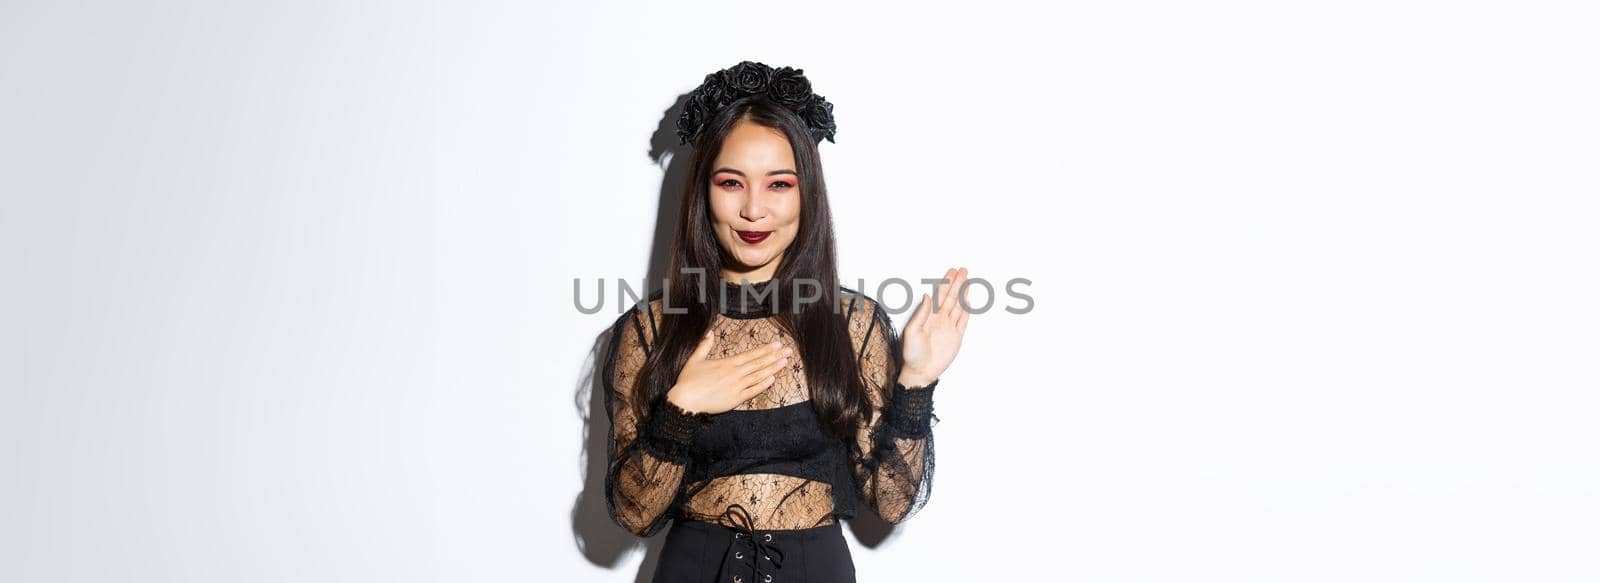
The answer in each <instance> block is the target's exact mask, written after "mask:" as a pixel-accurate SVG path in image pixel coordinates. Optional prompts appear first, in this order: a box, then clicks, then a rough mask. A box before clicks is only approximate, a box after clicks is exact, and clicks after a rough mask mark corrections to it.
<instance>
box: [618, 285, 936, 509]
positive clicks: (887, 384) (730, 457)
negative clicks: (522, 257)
mask: <svg viewBox="0 0 1600 583" xmlns="http://www.w3.org/2000/svg"><path fill="white" fill-rule="evenodd" d="M763 286H765V287H763ZM770 287H772V286H771V282H770V281H769V282H762V284H757V285H755V286H753V287H746V288H743V291H746V292H748V291H752V290H754V291H756V292H758V294H760V293H764V292H769V291H771V290H770V289H769V288H770ZM740 292H741V288H740V287H739V286H734V285H731V284H729V285H727V287H726V293H728V295H727V296H725V297H727V298H729V299H730V301H729V302H725V303H723V302H715V303H718V304H719V305H721V306H723V307H722V309H721V313H720V314H719V315H717V316H715V319H714V321H713V323H712V326H711V329H712V331H713V333H714V334H715V335H716V343H715V345H714V347H713V348H712V351H711V354H710V355H709V358H724V357H728V356H732V355H736V354H739V353H742V352H745V351H747V350H750V349H752V348H755V347H759V346H762V345H764V344H767V343H770V342H772V341H774V340H776V341H779V342H781V343H782V344H784V345H785V346H789V347H791V348H795V352H794V355H795V356H792V357H791V358H790V361H791V363H792V364H791V365H790V366H789V367H787V368H785V369H784V370H783V371H782V372H780V373H778V376H777V378H776V380H775V382H774V383H773V385H772V386H771V387H769V388H768V389H767V390H766V391H764V392H762V393H761V394H759V395H756V396H755V397H753V398H751V399H750V400H748V401H746V402H744V403H742V404H740V405H739V406H738V407H736V408H735V409H733V410H730V411H726V412H723V413H717V414H705V413H699V414H694V415H690V414H688V413H686V412H685V411H683V410H682V409H679V408H678V407H676V406H674V405H672V404H671V403H670V402H668V401H666V399H665V397H664V396H658V397H656V398H654V399H652V400H651V401H650V403H649V407H647V408H646V413H645V414H644V416H643V417H644V418H639V416H638V415H636V414H635V413H634V408H633V407H632V405H633V401H634V400H635V399H636V398H643V397H638V396H636V395H637V394H639V393H641V392H642V390H640V389H639V388H638V387H635V380H636V379H637V377H638V375H639V373H640V371H641V369H642V368H643V367H644V365H645V363H646V361H647V359H649V358H651V356H652V354H653V350H654V348H655V346H654V344H655V339H656V337H657V333H658V332H659V331H660V330H661V325H662V301H661V298H660V292H657V294H656V295H655V296H654V297H652V298H651V299H650V300H649V301H647V302H641V303H640V304H639V305H638V306H635V307H634V308H633V309H631V310H629V311H628V312H627V313H624V314H623V315H622V316H621V317H619V318H618V319H617V321H616V323H615V324H614V325H613V328H612V332H611V345H610V347H609V350H608V351H607V354H606V356H605V360H604V363H605V364H604V370H603V372H602V376H603V383H604V385H605V391H606V408H607V413H608V415H609V418H610V422H611V428H610V438H609V440H608V445H609V450H608V454H609V456H610V458H609V465H608V472H607V475H606V501H607V504H608V507H609V509H610V511H611V515H612V518H613V519H614V520H615V521H616V522H617V524H619V525H621V526H622V527H623V528H625V529H627V530H628V531H630V532H632V533H634V534H637V535H639V536H650V535H652V534H654V533H655V532H657V531H659V530H660V529H661V528H662V527H663V526H664V525H665V524H666V523H667V522H668V521H670V520H672V519H688V520H703V521H707V522H724V523H726V521H725V520H724V519H723V518H722V517H723V515H724V513H725V512H727V511H728V510H729V508H730V507H731V506H732V505H734V504H738V505H740V506H742V507H743V508H744V509H745V510H746V511H747V512H748V514H749V517H750V518H751V519H752V520H753V522H754V527H755V528H757V529H762V530H788V529H801V528H810V527H815V526H823V525H828V524H832V523H833V522H835V521H836V520H837V519H839V518H850V517H853V516H855V513H856V511H857V509H858V507H862V506H865V507H867V508H871V509H872V510H873V511H875V512H876V513H877V514H878V515H879V516H881V517H883V518H884V519H885V520H887V521H889V522H895V523H898V522H901V521H903V520H905V519H907V518H910V517H911V516H912V515H914V514H915V513H916V512H917V511H918V510H920V509H921V508H922V507H923V506H924V505H926V504H927V501H928V498H929V496H930V495H931V494H932V487H933V469H934V454H933V431H932V430H933V426H934V425H936V424H937V420H938V417H937V416H935V415H934V414H933V391H934V389H935V386H936V385H937V384H938V383H937V382H935V383H933V384H932V385H929V386H927V387H912V388H908V387H904V386H900V385H899V383H897V382H895V379H896V377H897V376H898V370H899V364H900V346H899V337H898V335H897V334H896V332H895V330H894V327H893V325H892V324H891V322H890V321H889V316H888V314H887V312H885V311H884V310H883V309H882V307H881V306H880V305H879V304H878V303H877V302H876V301H874V300H872V299H871V298H868V297H867V296H865V295H863V294H861V293H859V292H855V291H853V290H850V289H848V288H841V290H840V292H839V302H840V309H839V315H840V325H841V326H847V327H848V329H849V332H850V337H851V341H852V343H853V347H854V349H855V354H856V357H857V359H858V362H859V363H860V368H861V372H862V375H863V378H864V380H865V381H866V384H867V386H868V387H869V391H868V400H869V402H871V403H872V407H873V414H872V418H871V420H870V421H869V422H867V423H866V424H865V425H862V426H859V427H858V428H857V432H856V435H855V439H854V443H853V444H850V443H846V442H844V441H843V440H837V439H833V438H830V437H828V436H826V435H825V434H824V432H823V430H822V427H821V425H820V424H819V423H818V419H817V416H816V415H815V413H814V412H813V411H812V407H811V400H810V393H809V391H808V389H807V386H806V377H805V368H804V367H805V363H804V362H803V361H802V359H801V358H799V357H798V355H799V350H798V347H795V341H794V339H793V338H792V337H790V335H789V334H788V333H786V332H785V331H783V330H782V329H781V328H780V327H779V326H778V325H777V324H776V323H775V322H774V320H773V315H772V310H773V306H772V305H771V304H770V303H763V302H760V301H755V300H752V298H751V296H748V295H743V294H741V293H740ZM755 297H770V296H762V295H757V296H755ZM741 300H743V301H741ZM776 307H777V308H778V309H784V306H783V305H782V304H781V303H780V304H779V305H777V306H776ZM636 391H637V392H636ZM852 446H853V447H852Z"/></svg>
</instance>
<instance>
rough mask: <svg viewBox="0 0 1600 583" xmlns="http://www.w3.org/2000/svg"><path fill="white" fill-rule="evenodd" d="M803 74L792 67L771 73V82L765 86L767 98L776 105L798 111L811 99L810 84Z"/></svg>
mask: <svg viewBox="0 0 1600 583" xmlns="http://www.w3.org/2000/svg"><path fill="white" fill-rule="evenodd" d="M804 73H805V71H803V70H801V69H795V68H792V67H782V68H779V69H778V70H776V71H773V72H772V79H771V82H770V83H768V85H767V97H769V98H771V99H772V101H773V102H774V103H777V104H778V105H782V106H784V107H787V108H789V109H792V110H797V111H798V110H799V109H800V108H801V106H804V105H805V104H806V102H807V101H808V100H810V99H811V82H810V81H807V80H806V76H805V74H804Z"/></svg>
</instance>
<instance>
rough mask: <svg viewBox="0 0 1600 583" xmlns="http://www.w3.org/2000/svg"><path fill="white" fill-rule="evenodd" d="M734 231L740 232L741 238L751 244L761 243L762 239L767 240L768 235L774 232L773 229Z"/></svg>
mask: <svg viewBox="0 0 1600 583" xmlns="http://www.w3.org/2000/svg"><path fill="white" fill-rule="evenodd" d="M734 232H735V233H738V234H739V238H740V239H743V240H744V242H746V243H749V244H751V245H755V244H757V243H760V242H762V241H765V240H767V235H771V234H772V231H740V230H734Z"/></svg>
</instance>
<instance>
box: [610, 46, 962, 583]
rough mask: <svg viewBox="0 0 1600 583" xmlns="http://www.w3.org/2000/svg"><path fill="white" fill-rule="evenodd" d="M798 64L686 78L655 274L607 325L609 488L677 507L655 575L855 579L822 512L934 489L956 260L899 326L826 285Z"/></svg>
mask: <svg viewBox="0 0 1600 583" xmlns="http://www.w3.org/2000/svg"><path fill="white" fill-rule="evenodd" d="M801 73H802V72H801V70H798V69H791V68H789V67H782V68H779V69H776V70H774V69H772V68H770V67H767V66H766V65H763V64H761V63H753V62H750V61H745V62H743V63H740V64H739V65H736V66H734V67H730V68H728V69H724V70H722V71H719V72H717V73H713V74H711V75H707V76H706V80H705V82H704V83H703V84H702V85H701V86H700V87H699V88H697V89H695V91H694V92H692V93H691V94H690V96H689V98H688V100H687V101H686V102H685V107H684V112H683V114H682V116H681V117H680V119H679V120H678V131H679V136H680V139H681V140H682V141H683V142H685V143H690V144H692V147H693V154H692V156H691V158H690V161H689V175H688V177H687V183H686V188H684V201H683V204H682V206H681V212H680V213H679V215H678V222H677V233H676V239H675V244H674V246H673V249H672V254H671V259H670V266H669V267H670V269H669V270H668V281H667V284H666V286H665V287H664V288H663V289H662V290H661V291H658V292H656V293H655V294H653V295H652V296H651V297H650V298H648V299H647V300H646V301H641V302H640V304H639V305H637V306H634V307H633V309H632V310H630V311H628V312H627V313H625V314H623V315H622V317H620V318H618V320H617V322H616V324H615V325H614V326H613V328H612V335H611V339H612V340H611V346H610V350H609V351H608V354H607V359H606V363H605V370H604V373H603V378H604V382H605V383H606V393H607V394H606V397H607V401H606V405H607V410H608V413H609V414H610V419H611V439H610V446H611V447H610V451H609V453H610V456H611V458H610V465H609V472H608V475H607V482H606V499H607V503H608V506H609V508H610V510H611V513H612V516H613V518H614V519H615V520H616V521H617V523H618V524H620V525H622V526H623V527H624V528H626V529H628V530H629V531H630V532H633V533H634V534H637V535H639V536H650V535H652V534H654V533H656V532H657V531H659V530H660V529H661V528H662V527H663V526H664V525H665V524H666V523H667V522H668V521H669V520H671V521H673V527H672V529H671V531H669V532H668V534H667V539H666V542H665V544H664V546H663V550H662V555H661V557H660V560H659V562H658V564H657V568H656V572H655V578H654V581H656V582H657V583H676V582H681V581H695V582H700V581H718V582H725V583H757V582H759V583H771V582H774V581H782V582H785V583H799V582H807V581H810V582H815V581H830V582H832V581H854V580H855V566H854V563H853V562H852V560H851V558H850V551H849V547H848V546H847V544H846V543H845V540H844V536H843V533H842V530H841V528H840V524H839V521H838V519H840V518H850V517H852V516H854V515H855V512H856V509H857V508H858V507H859V506H866V507H870V508H871V509H872V510H873V511H875V512H877V513H878V515H880V516H882V517H883V518H884V519H886V520H888V521H889V522H896V523H898V522H900V521H903V520H905V519H906V518H909V517H910V516H911V515H912V514H914V513H915V512H916V511H917V510H918V509H920V508H921V507H922V506H923V505H924V504H926V502H927V500H928V496H929V494H930V493H931V491H932V478H933V434H932V426H933V423H934V421H935V420H936V418H935V417H934V416H933V406H932V398H933V391H934V387H935V385H936V384H937V381H938V378H939V376H940V375H941V374H942V373H943V372H944V370H945V369H946V367H948V366H949V365H950V362H951V361H952V360H953V359H954V358H955V355H956V352H957V350H958V349H959V348H960V345H961V338H962V336H963V334H964V332H965V330H966V323H967V318H968V315H969V314H968V313H967V311H966V310H965V309H964V305H963V304H964V298H963V301H962V302H958V301H956V298H957V296H958V295H961V293H962V292H964V290H965V286H964V285H963V284H964V283H965V282H966V277H967V273H966V269H965V268H962V269H959V270H957V269H952V270H949V271H947V272H946V273H945V277H944V279H945V280H947V282H946V283H943V284H941V285H940V286H939V287H938V288H937V289H936V290H935V292H934V294H933V295H932V296H930V295H928V294H924V295H923V297H922V303H921V304H920V305H919V306H918V307H917V310H916V312H915V313H914V314H913V316H912V317H911V320H910V321H909V322H908V323H907V326H906V330H905V334H904V337H903V338H901V337H900V336H899V335H897V334H896V332H895V330H894V328H893V326H892V325H891V323H890V321H889V317H888V314H887V313H886V312H885V311H884V309H883V308H882V307H881V306H880V305H878V303H877V302H876V301H873V300H872V299H871V298H868V297H867V296H865V295H864V294H861V293H859V292H856V291H853V290H850V289H848V288H843V287H840V286H839V285H838V276H837V268H836V263H835V255H834V249H833V241H834V237H833V231H832V219H831V217H830V215H829V211H828V199H827V189H826V187H825V186H824V184H823V179H822V166H821V161H820V158H819V156H818V153H817V145H818V144H819V143H820V141H821V140H822V139H824V138H826V139H828V140H829V141H832V140H833V132H834V124H833V116H832V105H831V104H829V103H828V102H827V101H826V100H824V99H823V98H822V97H821V96H818V95H815V94H813V93H812V92H811V87H810V83H809V82H808V81H807V80H806V79H805V77H804V76H803V75H802V74H801ZM708 279H709V282H708V281H707V280H708ZM751 282H754V283H751ZM954 290H962V292H956V291H954Z"/></svg>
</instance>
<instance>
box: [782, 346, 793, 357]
mask: <svg viewBox="0 0 1600 583" xmlns="http://www.w3.org/2000/svg"><path fill="white" fill-rule="evenodd" d="M791 354H794V349H792V348H785V349H783V355H784V356H789V355H791Z"/></svg>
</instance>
